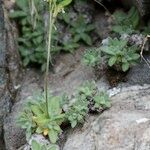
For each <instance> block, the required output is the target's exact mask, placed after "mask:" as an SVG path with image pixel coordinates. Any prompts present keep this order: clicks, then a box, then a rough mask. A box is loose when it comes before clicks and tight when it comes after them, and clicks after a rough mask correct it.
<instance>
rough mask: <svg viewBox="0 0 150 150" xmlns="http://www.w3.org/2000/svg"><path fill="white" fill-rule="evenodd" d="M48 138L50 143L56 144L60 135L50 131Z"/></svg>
mask: <svg viewBox="0 0 150 150" xmlns="http://www.w3.org/2000/svg"><path fill="white" fill-rule="evenodd" d="M48 137H49V139H50V141H51V142H52V143H53V144H55V143H56V142H57V140H58V133H57V132H56V131H55V130H50V131H49V132H48Z"/></svg>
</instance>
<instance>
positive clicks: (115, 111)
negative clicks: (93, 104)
mask: <svg viewBox="0 0 150 150" xmlns="http://www.w3.org/2000/svg"><path fill="white" fill-rule="evenodd" d="M116 90H117V89H116ZM118 91H119V90H118ZM111 100H112V107H111V108H110V109H109V110H107V111H105V112H104V113H103V114H101V115H100V116H96V117H90V118H89V119H88V123H86V124H85V125H84V127H83V128H82V129H79V130H76V131H74V133H71V134H70V135H69V136H68V138H67V139H68V140H67V141H66V143H65V145H64V148H63V150H149V149H150V113H149V111H150V85H144V86H130V87H125V88H122V89H120V92H118V94H116V95H114V96H112V98H111Z"/></svg>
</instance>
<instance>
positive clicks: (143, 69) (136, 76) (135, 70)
mask: <svg viewBox="0 0 150 150" xmlns="http://www.w3.org/2000/svg"><path fill="white" fill-rule="evenodd" d="M144 57H145V58H146V59H148V60H150V56H144ZM126 78H127V83H128V84H132V85H133V84H134V85H135V84H140V85H143V84H150V68H149V66H148V65H147V64H146V63H145V62H144V61H143V60H140V62H139V64H137V65H135V66H133V67H132V68H131V69H130V70H129V73H128V74H127V76H126Z"/></svg>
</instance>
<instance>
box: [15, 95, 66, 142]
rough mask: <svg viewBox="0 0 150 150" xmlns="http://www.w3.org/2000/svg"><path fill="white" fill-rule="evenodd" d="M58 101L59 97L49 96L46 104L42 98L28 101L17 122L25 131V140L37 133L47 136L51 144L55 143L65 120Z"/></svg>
mask: <svg viewBox="0 0 150 150" xmlns="http://www.w3.org/2000/svg"><path fill="white" fill-rule="evenodd" d="M60 101H61V97H56V96H49V98H48V104H47V103H46V101H45V97H44V96H39V97H36V98H35V99H29V102H28V103H27V104H26V106H25V107H24V110H23V112H22V114H21V115H20V117H19V119H18V121H17V123H18V124H19V125H20V126H21V127H22V128H23V129H26V137H27V139H29V138H30V136H31V135H32V133H39V134H43V135H44V136H48V137H49V139H50V141H51V142H52V143H56V141H57V140H58V136H59V134H61V132H62V129H61V128H60V126H61V124H62V122H63V121H64V119H65V114H64V113H63V111H62V108H61V107H60ZM47 108H48V110H47Z"/></svg>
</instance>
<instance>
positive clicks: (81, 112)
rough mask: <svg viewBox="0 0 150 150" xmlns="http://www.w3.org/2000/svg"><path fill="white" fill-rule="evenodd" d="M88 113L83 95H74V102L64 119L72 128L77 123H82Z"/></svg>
mask: <svg viewBox="0 0 150 150" xmlns="http://www.w3.org/2000/svg"><path fill="white" fill-rule="evenodd" d="M87 113H88V102H87V101H86V97H85V96H84V95H82V96H81V95H76V96H75V102H74V103H73V104H72V105H71V106H70V107H69V109H68V110H67V111H66V118H67V120H68V121H69V122H70V124H71V127H72V128H74V127H75V126H76V125H77V124H78V123H83V122H84V120H85V117H86V116H87Z"/></svg>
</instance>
